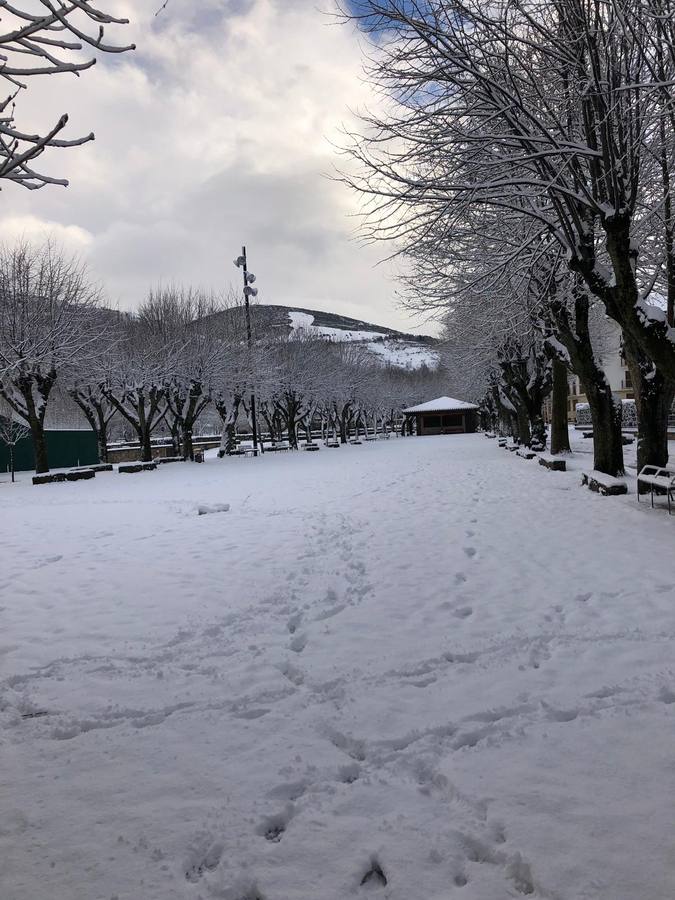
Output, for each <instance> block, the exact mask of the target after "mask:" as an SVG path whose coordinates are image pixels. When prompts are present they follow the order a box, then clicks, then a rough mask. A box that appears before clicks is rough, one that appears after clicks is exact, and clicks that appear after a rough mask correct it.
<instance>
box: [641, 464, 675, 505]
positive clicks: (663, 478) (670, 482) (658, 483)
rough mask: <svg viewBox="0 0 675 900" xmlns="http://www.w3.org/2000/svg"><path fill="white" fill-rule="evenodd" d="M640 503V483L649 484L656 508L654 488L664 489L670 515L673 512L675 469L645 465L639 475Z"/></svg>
mask: <svg viewBox="0 0 675 900" xmlns="http://www.w3.org/2000/svg"><path fill="white" fill-rule="evenodd" d="M637 480H638V492H637V498H638V503H639V502H640V485H641V484H646V485H649V492H650V494H651V498H652V509H653V508H654V489H656V490H658V491H663V492H664V493H665V495H666V497H667V498H668V515H670V514H671V499H672V497H673V495H675V469H664V468H661V467H660V466H644V467H643V468H642V471H641V472H640V474H639V475H638V479H637Z"/></svg>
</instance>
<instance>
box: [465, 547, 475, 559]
mask: <svg viewBox="0 0 675 900" xmlns="http://www.w3.org/2000/svg"><path fill="white" fill-rule="evenodd" d="M464 552H465V553H466V555H467V556H468V557H469V559H471V558H472V557H473V556H475V555H476V548H475V547H464Z"/></svg>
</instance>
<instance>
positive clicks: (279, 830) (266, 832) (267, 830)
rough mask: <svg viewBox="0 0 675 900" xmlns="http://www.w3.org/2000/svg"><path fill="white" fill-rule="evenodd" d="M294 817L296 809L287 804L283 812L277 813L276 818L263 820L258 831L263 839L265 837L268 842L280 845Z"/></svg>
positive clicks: (268, 817) (270, 817)
mask: <svg viewBox="0 0 675 900" xmlns="http://www.w3.org/2000/svg"><path fill="white" fill-rule="evenodd" d="M294 815H295V808H294V807H293V804H292V803H287V804H286V807H285V809H284V810H283V812H280V813H277V814H276V815H274V816H267V818H265V819H263V821H262V822H261V823H260V825H258V828H257V829H256V831H257V833H258V834H259V835H260V836H261V837H264V838H265V840H266V841H270V842H271V843H273V844H278V843H279V841H280V840H281V838H282V835H283V834H284V832H285V831H286V828H287V826H288V823H289V822H290V821H291V819H292V818H293V816H294Z"/></svg>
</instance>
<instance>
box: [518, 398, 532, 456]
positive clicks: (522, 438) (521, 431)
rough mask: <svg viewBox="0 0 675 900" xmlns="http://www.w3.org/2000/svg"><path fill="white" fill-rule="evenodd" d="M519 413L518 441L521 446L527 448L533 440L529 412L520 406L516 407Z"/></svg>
mask: <svg viewBox="0 0 675 900" xmlns="http://www.w3.org/2000/svg"><path fill="white" fill-rule="evenodd" d="M516 408H517V410H518V412H517V422H518V441H519V442H520V443H521V444H524V445H525V446H526V447H529V446H530V441H531V440H532V435H531V432H530V418H529V416H528V415H527V411H526V410H525V409H523V407H522V406H521V405H520V403H519V404H518V406H517V407H516Z"/></svg>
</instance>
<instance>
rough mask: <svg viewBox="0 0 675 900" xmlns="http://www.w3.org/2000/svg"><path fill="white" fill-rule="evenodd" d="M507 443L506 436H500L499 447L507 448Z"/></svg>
mask: <svg viewBox="0 0 675 900" xmlns="http://www.w3.org/2000/svg"><path fill="white" fill-rule="evenodd" d="M506 444H507V441H506V438H499V440H498V441H497V445H498V446H499V447H504V448H505V449H506Z"/></svg>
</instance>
